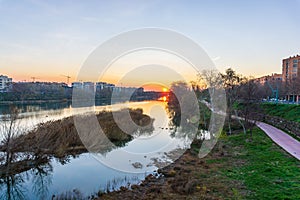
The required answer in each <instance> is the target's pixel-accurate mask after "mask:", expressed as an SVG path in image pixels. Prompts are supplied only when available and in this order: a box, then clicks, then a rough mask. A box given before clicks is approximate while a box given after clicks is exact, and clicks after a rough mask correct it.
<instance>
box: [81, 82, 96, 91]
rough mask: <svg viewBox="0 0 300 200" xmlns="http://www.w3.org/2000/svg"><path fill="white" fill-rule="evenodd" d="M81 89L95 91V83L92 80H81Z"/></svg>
mask: <svg viewBox="0 0 300 200" xmlns="http://www.w3.org/2000/svg"><path fill="white" fill-rule="evenodd" d="M83 89H84V90H88V91H95V84H94V83H93V82H83Z"/></svg>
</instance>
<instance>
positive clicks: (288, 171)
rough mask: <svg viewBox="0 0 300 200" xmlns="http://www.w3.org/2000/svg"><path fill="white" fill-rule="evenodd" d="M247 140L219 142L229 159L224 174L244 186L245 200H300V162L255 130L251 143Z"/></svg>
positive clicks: (231, 137)
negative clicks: (224, 146) (227, 149)
mask: <svg viewBox="0 0 300 200" xmlns="http://www.w3.org/2000/svg"><path fill="white" fill-rule="evenodd" d="M246 137H247V136H245V135H243V134H240V135H233V136H229V137H228V138H227V139H225V140H223V141H222V142H224V143H225V144H226V145H228V148H229V149H230V150H229V155H230V156H232V157H231V158H230V159H229V161H230V163H227V164H228V165H230V166H228V167H225V168H223V170H222V173H223V175H225V176H226V177H227V178H229V179H231V180H237V181H239V182H240V183H241V184H242V185H243V186H245V187H246V191H247V192H246V194H245V198H247V199H300V167H299V166H300V162H299V161H298V160H296V159H295V158H293V157H291V156H290V155H288V154H287V153H286V152H285V151H283V150H282V149H281V148H280V147H278V146H277V145H275V144H274V143H273V142H272V141H271V139H269V138H268V137H267V136H266V135H265V134H264V133H263V132H262V131H261V130H260V129H258V128H257V129H254V131H253V140H252V141H251V142H246ZM223 161H224V162H228V160H227V159H225V160H223ZM210 162H213V161H210ZM233 189H234V190H236V189H235V188H233Z"/></svg>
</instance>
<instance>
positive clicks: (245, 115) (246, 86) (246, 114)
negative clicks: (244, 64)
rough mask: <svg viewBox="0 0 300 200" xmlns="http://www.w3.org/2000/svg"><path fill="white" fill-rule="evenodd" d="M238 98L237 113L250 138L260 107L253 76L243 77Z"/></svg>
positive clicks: (257, 87) (256, 85)
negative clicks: (238, 106)
mask: <svg viewBox="0 0 300 200" xmlns="http://www.w3.org/2000/svg"><path fill="white" fill-rule="evenodd" d="M239 100H240V103H241V105H240V108H239V111H240V112H239V114H240V117H242V119H243V122H244V124H242V126H243V128H244V133H245V134H246V129H248V130H249V131H250V136H251V138H252V130H253V128H254V127H255V123H256V121H257V120H258V117H259V116H260V115H259V114H258V112H259V109H260V104H259V102H258V101H259V100H260V96H259V85H258V83H256V82H255V81H254V77H251V76H250V77H244V79H243V81H242V83H241V85H240V97H239ZM236 115H237V112H236ZM240 123H241V121H240Z"/></svg>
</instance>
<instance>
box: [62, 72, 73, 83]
mask: <svg viewBox="0 0 300 200" xmlns="http://www.w3.org/2000/svg"><path fill="white" fill-rule="evenodd" d="M61 76H64V77H66V78H67V84H68V85H69V81H70V78H71V76H67V75H63V74H62V75H61Z"/></svg>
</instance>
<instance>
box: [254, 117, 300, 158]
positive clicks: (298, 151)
mask: <svg viewBox="0 0 300 200" xmlns="http://www.w3.org/2000/svg"><path fill="white" fill-rule="evenodd" d="M256 125H257V126H258V127H259V128H260V129H261V130H263V131H264V132H265V133H266V134H267V135H268V136H269V137H270V138H271V139H272V140H273V141H274V142H275V143H276V144H278V145H279V146H280V147H281V148H283V149H284V150H285V151H287V152H288V153H289V154H291V155H292V156H294V157H295V158H297V159H298V160H300V142H299V141H298V140H296V139H294V138H293V137H291V136H290V135H288V134H286V133H285V132H283V131H282V130H280V129H278V128H275V127H274V126H271V125H269V124H266V123H263V122H257V123H256Z"/></svg>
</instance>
